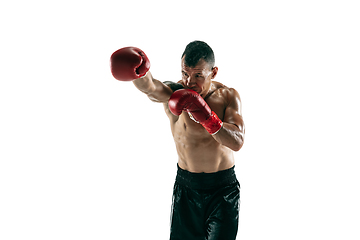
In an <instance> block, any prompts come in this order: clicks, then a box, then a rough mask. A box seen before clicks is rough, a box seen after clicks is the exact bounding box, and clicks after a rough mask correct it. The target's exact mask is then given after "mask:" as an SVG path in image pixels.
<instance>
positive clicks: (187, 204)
mask: <svg viewBox="0 0 360 240" xmlns="http://www.w3.org/2000/svg"><path fill="white" fill-rule="evenodd" d="M149 68H150V62H149V60H148V58H147V56H146V55H145V53H144V52H143V51H141V50H140V49H138V48H133V47H128V48H123V49H119V50H118V51H116V52H114V53H113V55H112V56H111V70H112V74H113V76H114V77H115V78H116V79H118V80H122V81H130V80H132V81H133V83H134V85H135V86H136V87H137V88H138V89H139V90H140V91H141V92H143V93H145V94H146V95H147V96H148V97H149V98H150V100H152V101H154V102H160V103H163V104H164V108H165V112H166V114H167V116H168V118H169V120H170V124H171V125H170V126H171V131H172V135H173V137H174V141H175V145H176V149H177V153H178V156H179V158H178V172H177V176H176V181H175V185H174V192H173V203H172V215H171V233H170V239H171V240H197V239H199V240H200V239H201V240H204V239H207V240H215V239H218V240H234V239H235V238H236V234H237V230H238V216H239V199H240V184H239V183H238V181H237V179H236V176H235V172H234V166H235V165H234V164H235V160H234V155H233V151H239V150H240V148H241V147H242V145H243V143H244V133H245V130H244V122H243V118H242V115H241V102H240V97H239V94H238V92H237V91H236V90H235V89H233V88H228V87H226V86H225V85H223V84H221V83H219V82H215V81H213V79H214V78H215V77H216V74H217V72H218V68H217V67H216V66H215V57H214V53H213V51H212V49H211V48H210V47H209V46H208V45H207V44H206V43H205V42H201V41H194V42H191V43H189V44H188V45H187V47H186V49H185V51H184V53H183V55H182V58H181V71H182V80H180V81H178V83H174V82H160V81H158V80H156V79H154V78H153V76H152V75H151V73H150V72H149V71H148V70H149Z"/></svg>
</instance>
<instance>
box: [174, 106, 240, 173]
mask: <svg viewBox="0 0 360 240" xmlns="http://www.w3.org/2000/svg"><path fill="white" fill-rule="evenodd" d="M171 129H172V133H173V137H174V141H175V145H176V149H177V152H178V155H179V161H178V164H179V167H180V168H182V169H184V170H187V171H189V172H196V173H200V172H205V173H211V172H218V171H222V170H226V169H229V168H231V167H233V166H234V155H233V152H232V150H231V149H229V148H227V147H225V146H223V145H221V144H219V143H218V142H217V141H216V140H215V139H214V138H213V137H212V136H211V135H210V134H209V133H208V132H207V131H206V130H205V129H204V128H203V126H201V125H200V124H198V123H195V122H194V121H193V120H191V119H190V118H189V116H188V114H187V113H186V112H183V113H182V114H181V115H180V117H179V119H178V121H176V122H175V123H173V126H171Z"/></svg>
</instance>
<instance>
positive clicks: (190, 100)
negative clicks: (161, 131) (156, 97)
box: [169, 89, 223, 135]
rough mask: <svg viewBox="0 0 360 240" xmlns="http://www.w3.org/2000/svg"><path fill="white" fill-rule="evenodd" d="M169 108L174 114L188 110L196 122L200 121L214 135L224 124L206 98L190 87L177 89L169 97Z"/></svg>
mask: <svg viewBox="0 0 360 240" xmlns="http://www.w3.org/2000/svg"><path fill="white" fill-rule="evenodd" d="M169 109H170V111H171V112H172V113H173V114H174V115H180V114H181V113H182V111H186V112H188V113H189V115H190V117H191V118H192V119H193V120H194V121H195V122H198V123H200V124H201V125H202V126H203V127H204V128H205V129H206V130H207V131H208V132H209V133H210V134H212V135H214V134H216V133H217V132H218V131H219V130H220V129H221V127H222V125H223V123H222V121H221V120H220V119H219V117H218V116H217V115H216V113H215V112H213V111H211V109H210V107H209V105H207V103H206V102H205V100H204V99H203V98H202V97H201V96H200V95H199V94H198V93H197V92H195V91H193V90H190V89H180V90H177V91H175V92H174V93H173V94H172V95H171V97H170V99H169Z"/></svg>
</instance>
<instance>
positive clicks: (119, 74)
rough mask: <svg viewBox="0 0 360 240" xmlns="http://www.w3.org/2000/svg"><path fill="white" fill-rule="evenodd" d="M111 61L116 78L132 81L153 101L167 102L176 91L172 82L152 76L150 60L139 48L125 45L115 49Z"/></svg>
mask: <svg viewBox="0 0 360 240" xmlns="http://www.w3.org/2000/svg"><path fill="white" fill-rule="evenodd" d="M110 63H111V65H110V67H111V73H112V74H113V76H114V78H115V79H117V80H119V81H132V82H133V83H134V85H135V86H136V87H137V88H138V89H139V90H140V91H141V92H143V93H145V94H146V95H147V96H148V97H149V98H150V100H152V101H153V102H162V103H167V101H168V100H169V98H170V96H171V94H172V93H173V91H174V89H172V87H171V84H170V85H168V84H164V83H162V82H160V81H158V80H156V79H154V78H153V77H152V75H151V73H150V71H149V69H150V61H149V59H148V58H147V56H146V54H145V53H144V52H143V51H142V50H141V49H139V48H136V47H125V48H121V49H119V50H117V51H115V52H114V53H113V54H112V55H111V57H110ZM165 83H166V82H165Z"/></svg>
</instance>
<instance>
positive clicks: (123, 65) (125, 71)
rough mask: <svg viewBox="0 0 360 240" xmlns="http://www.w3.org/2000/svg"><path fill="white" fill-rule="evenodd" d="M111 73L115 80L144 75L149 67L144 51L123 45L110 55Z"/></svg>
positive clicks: (125, 79)
mask: <svg viewBox="0 0 360 240" xmlns="http://www.w3.org/2000/svg"><path fill="white" fill-rule="evenodd" d="M110 68H111V73H112V75H113V76H114V78H116V79H117V80H120V81H132V80H134V79H137V78H140V77H142V76H144V75H145V74H146V73H147V72H148V71H149V69H150V61H149V59H148V58H147V56H146V55H145V53H144V52H143V51H142V50H141V49H139V48H136V47H125V48H121V49H119V50H117V51H115V52H114V53H113V54H112V55H111V57H110Z"/></svg>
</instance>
